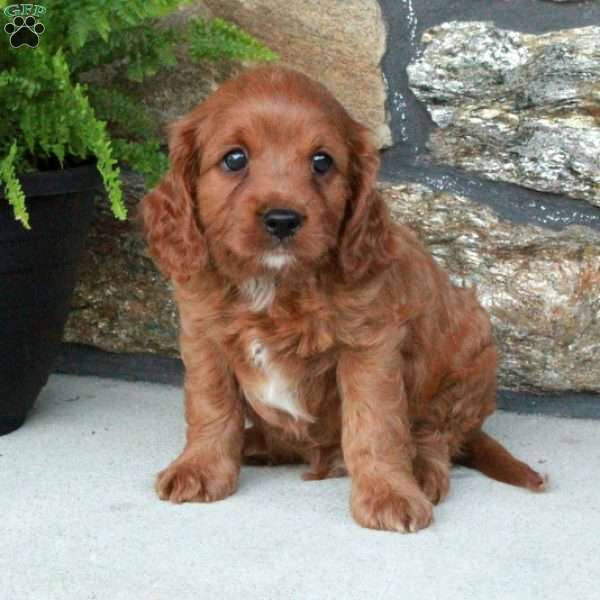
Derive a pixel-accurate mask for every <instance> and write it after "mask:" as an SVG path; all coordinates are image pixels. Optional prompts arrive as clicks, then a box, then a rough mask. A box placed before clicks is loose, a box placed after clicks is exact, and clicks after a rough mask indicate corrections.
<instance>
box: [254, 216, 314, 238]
mask: <svg viewBox="0 0 600 600" xmlns="http://www.w3.org/2000/svg"><path fill="white" fill-rule="evenodd" d="M303 221H304V217H303V216H302V215H301V214H300V213H297V212H296V211H294V210H288V209H286V208H274V209H272V210H269V211H268V212H266V213H265V214H264V215H262V222H263V225H264V226H265V229H266V230H267V231H268V232H269V233H270V234H271V235H273V236H275V237H276V238H278V239H280V240H284V239H286V238H289V237H291V236H293V235H294V234H295V233H296V232H297V231H298V229H300V227H302V222H303Z"/></svg>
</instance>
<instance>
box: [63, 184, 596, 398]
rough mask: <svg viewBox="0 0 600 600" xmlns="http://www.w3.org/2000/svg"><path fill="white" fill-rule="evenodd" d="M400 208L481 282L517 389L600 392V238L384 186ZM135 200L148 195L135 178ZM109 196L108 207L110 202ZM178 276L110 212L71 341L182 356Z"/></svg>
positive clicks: (452, 264)
mask: <svg viewBox="0 0 600 600" xmlns="http://www.w3.org/2000/svg"><path fill="white" fill-rule="evenodd" d="M381 189H382V192H383V194H384V196H385V197H386V200H387V201H388V203H389V205H390V206H391V208H392V212H393V215H394V217H395V218H396V219H397V220H399V221H401V222H404V223H407V224H409V225H411V226H413V227H414V228H415V229H416V230H417V231H418V232H419V234H420V235H421V236H422V238H423V239H424V241H425V242H426V243H427V245H428V246H429V248H430V250H431V251H432V253H433V254H434V256H435V257H436V258H437V259H438V260H439V261H440V263H441V264H442V265H443V266H444V267H445V268H446V269H447V270H448V271H449V272H450V273H451V274H452V277H453V279H454V281H455V282H456V283H458V284H461V285H463V284H464V285H476V286H477V288H478V292H479V297H480V298H481V300H482V303H483V304H484V306H485V307H486V308H487V309H488V310H489V311H490V313H491V315H492V319H493V323H494V327H495V332H496V337H497V340H498V343H499V346H500V349H501V351H502V366H501V371H500V383H501V385H502V387H505V388H510V389H529V390H540V391H542V390H546V391H548V390H551V391H559V390H580V391H600V366H599V365H600V236H598V234H597V233H595V232H593V231H592V230H590V229H587V228H584V227H569V228H567V229H565V230H564V231H562V232H558V233H557V232H552V231H549V230H546V229H542V228H539V227H534V226H527V225H519V226H517V225H514V224H512V223H510V222H507V221H503V220H501V219H499V218H498V217H497V216H496V215H495V213H493V212H492V211H491V210H489V209H487V208H484V207H482V206H481V205H479V204H477V203H475V202H473V201H471V200H468V199H466V198H463V197H460V196H453V195H450V194H445V193H439V192H433V191H432V190H430V189H428V188H426V187H424V186H421V185H418V184H409V185H390V184H382V185H381ZM127 190H128V193H127V198H128V204H129V205H130V207H131V212H132V214H133V208H134V207H135V205H136V204H137V202H138V200H139V198H140V197H141V195H142V194H143V188H142V187H141V185H140V183H139V180H138V179H137V178H135V177H133V176H131V175H129V176H128V177H127ZM101 206H102V205H101ZM177 330H178V324H177V313H176V308H175V306H174V303H173V301H172V299H171V292H170V289H169V286H168V284H167V283H166V282H165V281H164V279H163V278H162V276H161V275H160V274H159V273H157V272H156V271H155V269H154V267H153V266H152V263H151V261H150V259H149V258H148V257H147V255H146V253H145V248H144V244H143V242H142V240H141V238H140V234H139V228H138V227H137V226H136V225H135V223H134V221H133V219H132V220H130V221H129V222H127V223H120V222H117V221H116V220H114V219H113V218H112V217H111V216H110V215H109V214H108V213H107V212H106V210H105V209H102V210H99V212H98V215H97V219H96V222H95V223H94V225H93V230H92V234H91V237H90V239H89V242H88V248H87V251H86V255H85V258H84V264H83V269H82V273H81V277H80V283H79V285H78V287H77V290H76V297H75V301H74V310H73V311H72V313H71V316H70V318H69V322H68V326H67V332H66V340H67V341H75V342H80V343H87V344H93V345H95V346H98V347H100V348H103V349H105V350H111V351H118V352H155V353H160V354H163V355H167V356H178V350H177Z"/></svg>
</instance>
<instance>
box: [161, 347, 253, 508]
mask: <svg viewBox="0 0 600 600" xmlns="http://www.w3.org/2000/svg"><path fill="white" fill-rule="evenodd" d="M181 349H182V357H183V360H184V363H185V367H186V376H185V416H186V421H187V425H188V427H187V443H186V446H185V449H184V450H183V452H182V453H181V455H180V456H179V457H178V458H177V459H176V460H175V461H173V463H172V464H171V465H170V466H169V467H168V468H167V469H165V470H164V471H162V472H161V473H159V474H158V477H157V480H156V491H157V492H158V495H159V496H160V498H161V499H162V500H170V501H171V502H175V503H180V502H212V501H214V500H221V499H222V498H225V497H227V496H229V495H230V494H232V493H233V492H234V491H235V489H236V487H237V481H238V476H239V471H240V465H241V461H242V445H243V435H244V417H243V411H242V404H241V400H240V398H239V395H238V392H237V389H236V385H235V381H234V379H233V376H232V374H231V373H230V372H229V371H228V370H227V366H226V364H225V361H224V360H223V357H222V356H221V355H220V353H219V351H218V349H217V348H216V347H215V346H214V345H213V344H212V342H210V340H207V339H206V338H203V339H201V340H198V339H185V336H182V340H181Z"/></svg>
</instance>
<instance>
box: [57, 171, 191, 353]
mask: <svg viewBox="0 0 600 600" xmlns="http://www.w3.org/2000/svg"><path fill="white" fill-rule="evenodd" d="M124 182H125V201H126V204H127V208H128V210H129V215H130V216H129V219H128V220H127V221H125V222H121V221H117V220H116V219H115V218H114V217H113V216H112V214H110V212H109V210H108V209H107V203H106V202H105V201H104V199H102V201H100V202H97V203H96V218H95V220H94V222H93V224H92V228H91V232H90V235H89V238H88V240H87V244H86V249H85V252H84V255H83V258H82V265H81V270H80V275H79V280H78V284H77V287H76V289H75V295H74V299H73V306H72V309H71V313H70V315H69V320H68V322H67V326H66V329H65V335H64V339H65V341H67V342H78V343H82V344H91V345H93V346H97V347H98V348H102V349H103V350H109V351H113V352H154V353H160V354H162V355H165V356H179V353H178V349H177V336H178V320H177V309H176V307H175V304H174V302H173V300H172V298H171V290H170V287H169V285H168V284H167V282H166V281H165V280H164V278H163V277H162V275H160V273H158V272H157V271H156V269H155V268H154V265H153V263H152V261H151V260H150V258H149V257H148V256H147V254H146V249H145V244H144V242H143V240H142V237H141V234H140V233H141V230H140V227H139V225H138V223H137V220H136V213H137V205H138V203H139V201H140V199H141V198H142V196H143V195H144V186H143V182H142V179H141V177H139V176H137V175H134V174H131V173H126V174H124Z"/></svg>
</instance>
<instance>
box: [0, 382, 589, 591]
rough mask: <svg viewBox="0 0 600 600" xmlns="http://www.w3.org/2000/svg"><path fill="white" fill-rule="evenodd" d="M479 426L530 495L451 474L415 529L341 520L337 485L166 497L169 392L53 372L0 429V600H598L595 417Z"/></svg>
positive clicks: (248, 481) (176, 400)
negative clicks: (14, 420) (539, 476)
mask: <svg viewBox="0 0 600 600" xmlns="http://www.w3.org/2000/svg"><path fill="white" fill-rule="evenodd" d="M487 430H488V431H489V432H490V433H493V434H494V435H495V436H497V437H498V438H499V439H500V440H502V441H503V442H504V443H506V444H507V445H508V446H509V447H510V448H511V450H513V451H514V452H515V454H517V455H518V456H519V457H521V458H523V459H525V460H527V461H529V462H530V463H531V464H532V465H533V466H535V467H536V468H538V469H539V470H542V471H545V472H548V473H549V474H550V476H551V481H552V484H551V487H550V490H549V491H548V492H547V493H546V494H543V495H535V494H531V493H528V492H525V491H523V490H520V489H516V488H512V487H509V486H506V485H503V484H500V483H496V482H493V481H490V480H488V479H486V478H485V477H483V476H482V475H480V474H479V473H475V472H473V471H469V470H466V469H456V470H455V471H454V472H453V477H452V484H453V485H452V491H451V493H450V496H449V497H448V499H447V500H446V501H445V502H444V503H443V504H442V505H440V506H439V507H438V508H437V510H436V513H435V516H436V520H435V522H434V524H433V525H432V526H431V527H430V528H429V529H427V530H424V531H422V532H420V533H418V534H416V535H401V534H395V533H386V532H375V531H369V530H365V529H361V528H359V527H358V526H357V525H355V523H354V522H353V521H352V519H351V517H350V514H349V510H348V492H349V482H348V480H347V479H331V480H326V481H321V482H303V481H301V479H300V474H301V472H302V469H301V468H299V467H277V468H276V467H270V468H260V467H253V468H245V469H244V470H243V472H242V477H241V482H240V488H239V490H238V492H237V494H236V495H234V496H233V497H231V498H229V499H227V500H225V501H222V502H218V503H215V504H211V505H200V504H193V505H182V506H173V505H170V504H167V503H164V502H160V501H159V500H158V499H157V498H156V496H155V495H154V492H153V489H152V485H153V478H154V474H155V473H156V472H157V471H158V470H160V469H161V468H163V467H164V466H165V465H166V464H167V463H168V462H169V461H170V460H171V459H172V458H174V457H175V455H176V453H177V452H178V451H179V449H180V447H181V445H182V441H183V435H184V423H183V418H182V401H181V391H180V390H178V389H177V388H174V387H168V386H161V385H151V384H139V383H135V384H134V383H124V382H120V381H115V380H109V379H96V378H82V377H72V376H53V377H52V378H51V380H50V382H49V384H48V385H47V386H46V388H45V389H44V391H43V392H42V395H41V397H40V399H39V401H38V403H37V405H36V407H35V409H34V411H33V412H32V414H31V417H30V419H29V420H28V422H27V423H26V425H25V427H23V428H22V429H20V430H18V431H17V432H14V433H12V434H10V435H7V436H4V437H0V482H1V483H0V600H55V599H56V600H59V599H60V600H66V599H69V600H88V599H89V600H92V599H94V600H104V599H106V600H120V599H123V600H137V599H140V600H171V599H172V600H188V599H190V600H191V599H192V598H193V599H194V600H196V599H206V600H209V599H210V600H212V599H215V600H218V599H229V598H235V599H237V598H240V599H244V600H251V599H260V600H269V599H277V600H287V599H299V600H312V599H319V600H320V599H335V600H347V599H348V600H351V599H355V598H356V599H361V600H363V599H368V600H372V599H380V598H382V599H383V598H385V599H387V598H390V599H392V598H394V599H395V598H401V599H402V600H410V599H413V598H414V599H419V600H431V599H437V598H440V599H444V600H447V599H455V598H456V599H459V600H468V599H470V598H474V599H485V600H492V599H496V598H497V599H499V600H509V599H510V600H517V599H520V598H523V599H532V600H537V599H543V600H552V599H555V598H556V599H559V598H560V599H561V600H564V599H565V598H567V599H569V600H579V599H581V600H584V599H585V600H596V599H598V598H600V421H585V420H567V419H556V418H551V417H532V416H519V415H515V414H511V413H498V414H497V415H495V416H494V417H493V418H492V419H490V421H489V425H488V427H487Z"/></svg>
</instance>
